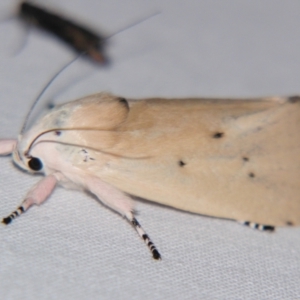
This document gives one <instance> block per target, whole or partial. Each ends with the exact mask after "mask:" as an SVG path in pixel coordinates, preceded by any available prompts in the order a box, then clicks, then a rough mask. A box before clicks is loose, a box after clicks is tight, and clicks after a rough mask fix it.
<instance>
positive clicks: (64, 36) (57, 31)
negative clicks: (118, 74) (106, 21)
mask: <svg viewBox="0 0 300 300" xmlns="http://www.w3.org/2000/svg"><path fill="white" fill-rule="evenodd" d="M18 14H19V16H20V18H21V20H23V21H25V22H26V23H29V24H34V25H36V26H37V27H39V28H41V29H43V30H46V31H48V32H50V33H51V34H53V35H55V36H56V37H58V38H59V39H60V40H62V41H63V42H65V43H66V44H68V45H69V46H70V47H71V48H72V49H74V50H75V51H76V52H77V53H86V54H87V55H88V56H89V57H90V58H91V59H92V60H94V61H96V62H99V63H101V64H104V63H107V62H108V60H107V57H106V55H105V51H104V46H105V40H106V38H104V37H103V36H101V35H99V34H97V33H95V32H93V31H92V30H91V29H89V28H87V27H85V26H83V25H81V24H79V23H76V22H74V21H71V20H68V19H67V18H65V17H62V16H59V15H57V14H55V13H54V12H50V11H49V10H46V9H44V8H42V7H39V6H37V5H35V4H32V3H30V2H28V1H24V2H21V4H20V6H19V12H18Z"/></svg>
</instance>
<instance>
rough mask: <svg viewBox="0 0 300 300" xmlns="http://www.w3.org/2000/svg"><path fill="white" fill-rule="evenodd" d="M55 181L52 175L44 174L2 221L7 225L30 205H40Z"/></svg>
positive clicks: (50, 191) (49, 192) (54, 184)
mask: <svg viewBox="0 0 300 300" xmlns="http://www.w3.org/2000/svg"><path fill="white" fill-rule="evenodd" d="M56 183H57V179H56V177H55V176H54V175H49V176H46V177H45V178H43V179H42V180H40V181H39V182H38V183H37V184H35V185H34V186H33V187H32V188H31V189H30V191H29V192H28V194H27V195H26V197H25V200H24V201H23V202H22V204H21V206H19V207H18V208H17V209H16V210H15V211H14V212H13V213H11V214H10V215H9V216H8V217H6V218H3V220H2V223H4V224H5V225H7V224H9V223H11V222H12V220H13V219H15V218H16V217H18V216H20V215H21V214H22V213H24V212H25V211H27V210H28V209H29V208H30V207H31V206H32V205H34V204H36V205H40V204H41V203H43V202H44V201H45V200H46V199H47V198H48V196H49V195H50V194H51V193H52V191H53V190H54V188H55V186H56Z"/></svg>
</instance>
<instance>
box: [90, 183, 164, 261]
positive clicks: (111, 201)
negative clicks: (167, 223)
mask: <svg viewBox="0 0 300 300" xmlns="http://www.w3.org/2000/svg"><path fill="white" fill-rule="evenodd" d="M86 187H87V188H88V190H89V191H90V192H91V193H93V194H95V195H96V196H97V197H98V199H99V200H100V201H101V202H103V203H104V204H106V205H107V206H108V207H110V208H111V209H113V210H115V211H117V212H119V213H120V214H121V215H123V216H126V218H127V220H128V221H129V222H130V223H131V224H132V225H133V226H134V228H135V229H136V231H137V233H138V234H139V236H140V237H141V238H142V239H143V240H144V241H145V243H146V245H147V246H148V247H149V249H150V251H151V253H152V256H153V258H154V259H160V254H159V252H158V251H157V249H156V247H155V246H154V244H153V243H152V241H151V240H150V238H149V236H148V235H147V234H146V233H145V231H144V230H143V228H142V227H141V225H140V224H139V223H138V221H137V220H136V219H135V218H134V216H133V213H132V211H133V204H134V203H133V200H132V199H131V198H130V197H129V196H127V195H126V194H124V193H123V192H122V191H120V190H118V189H117V188H115V187H113V186H112V185H110V184H108V183H106V182H104V181H102V180H100V179H98V178H95V177H92V178H91V177H90V178H87V180H86Z"/></svg>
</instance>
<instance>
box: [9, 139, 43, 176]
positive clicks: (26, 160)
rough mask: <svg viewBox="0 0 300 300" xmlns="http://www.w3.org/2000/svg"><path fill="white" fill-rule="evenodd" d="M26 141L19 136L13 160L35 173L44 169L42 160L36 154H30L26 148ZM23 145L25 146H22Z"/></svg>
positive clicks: (19, 165) (22, 167) (24, 168)
mask: <svg viewBox="0 0 300 300" xmlns="http://www.w3.org/2000/svg"><path fill="white" fill-rule="evenodd" d="M23 145H24V141H23V139H22V137H19V140H18V143H17V146H16V148H15V149H14V151H13V161H14V163H15V164H16V165H17V166H18V167H20V168H21V169H23V170H25V171H28V172H31V173H35V172H41V171H43V163H42V160H41V159H40V158H39V157H37V156H34V155H33V154H28V152H27V151H26V150H24V149H26V148H24V146H23ZM22 146H23V147H22Z"/></svg>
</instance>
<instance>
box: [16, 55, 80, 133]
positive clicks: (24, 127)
mask: <svg viewBox="0 0 300 300" xmlns="http://www.w3.org/2000/svg"><path fill="white" fill-rule="evenodd" d="M83 55H85V52H84V53H80V54H79V55H77V56H76V57H75V58H73V59H72V60H71V61H70V62H68V63H67V64H66V65H64V66H63V67H62V68H61V69H60V70H59V71H58V72H56V73H55V74H54V76H53V77H52V78H51V79H50V80H49V82H48V83H47V84H46V86H45V87H44V88H43V89H42V91H41V92H40V94H39V95H38V96H37V98H36V99H35V100H34V102H33V104H32V105H31V108H30V110H29V112H28V114H27V116H26V118H25V121H24V124H23V126H22V129H21V135H22V134H23V133H24V131H25V129H26V126H27V123H28V120H29V118H30V116H31V113H32V112H33V110H34V108H35V106H36V105H37V103H38V102H39V100H40V99H41V97H42V96H43V95H44V93H45V92H46V90H47V89H48V88H49V86H50V85H51V84H52V83H53V81H54V80H55V79H56V78H57V77H58V76H59V75H60V74H61V73H62V72H63V71H64V70H65V69H67V68H68V67H69V66H70V65H72V64H73V63H74V62H75V61H76V60H78V59H79V58H80V57H82V56H83Z"/></svg>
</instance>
